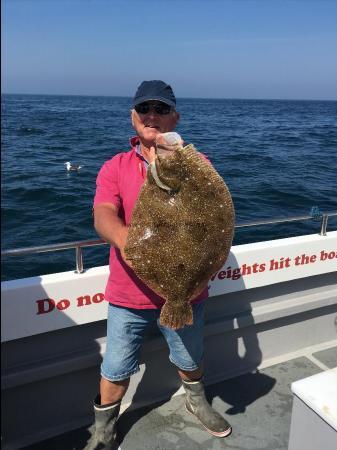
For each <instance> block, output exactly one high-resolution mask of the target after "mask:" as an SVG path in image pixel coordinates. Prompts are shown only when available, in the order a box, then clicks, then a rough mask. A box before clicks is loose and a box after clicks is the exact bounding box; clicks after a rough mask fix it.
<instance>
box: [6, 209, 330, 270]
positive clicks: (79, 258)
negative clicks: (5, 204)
mask: <svg viewBox="0 0 337 450" xmlns="http://www.w3.org/2000/svg"><path fill="white" fill-rule="evenodd" d="M332 216H337V212H330V213H324V214H322V213H319V211H318V214H317V211H315V214H312V213H311V214H309V215H306V216H296V217H286V218H280V219H268V220H260V221H256V222H243V223H240V224H237V225H235V228H248V227H256V226H261V225H273V224H279V223H287V222H299V221H304V220H316V221H317V220H319V221H320V222H321V225H320V233H319V234H320V235H321V236H326V230H327V226H328V220H329V217H332ZM97 245H107V242H105V241H103V240H102V239H95V240H90V241H75V242H66V243H63V244H50V245H41V246H39V247H24V248H16V249H12V250H3V251H1V257H3V256H21V255H29V254H33V253H46V252H54V251H58V250H68V249H71V248H74V249H75V258H76V270H75V273H83V272H84V265H83V252H82V248H85V247H94V246H97Z"/></svg>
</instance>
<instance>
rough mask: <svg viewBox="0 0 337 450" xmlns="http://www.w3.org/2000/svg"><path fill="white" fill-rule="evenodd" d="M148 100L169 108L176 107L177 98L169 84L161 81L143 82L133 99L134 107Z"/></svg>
mask: <svg viewBox="0 0 337 450" xmlns="http://www.w3.org/2000/svg"><path fill="white" fill-rule="evenodd" d="M148 100H157V101H159V102H163V103H166V104H167V105H169V106H173V107H175V106H176V98H175V96H174V93H173V90H172V88H171V86H170V85H169V84H166V83H164V81H161V80H151V81H143V82H142V83H141V84H140V85H139V86H138V89H137V92H136V95H135V96H134V98H133V102H132V107H135V106H136V105H139V103H143V102H147V101H148Z"/></svg>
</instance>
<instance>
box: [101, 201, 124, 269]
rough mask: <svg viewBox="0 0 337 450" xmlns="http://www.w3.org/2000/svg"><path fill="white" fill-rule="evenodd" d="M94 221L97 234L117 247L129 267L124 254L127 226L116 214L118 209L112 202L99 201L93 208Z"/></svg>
mask: <svg viewBox="0 0 337 450" xmlns="http://www.w3.org/2000/svg"><path fill="white" fill-rule="evenodd" d="M94 223H95V229H96V231H97V233H98V235H99V236H100V237H101V238H102V239H103V240H104V241H105V242H108V243H109V244H111V245H113V246H114V247H117V248H118V249H119V250H120V252H121V255H122V258H123V260H124V261H125V262H126V264H127V265H128V266H130V267H132V266H131V261H129V260H128V259H127V258H126V256H125V252H124V249H125V246H126V241H127V238H128V233H129V227H127V226H126V225H125V223H124V221H123V220H122V219H121V218H120V217H119V216H118V209H117V208H116V206H115V205H113V204H112V203H101V204H99V205H97V206H95V208H94Z"/></svg>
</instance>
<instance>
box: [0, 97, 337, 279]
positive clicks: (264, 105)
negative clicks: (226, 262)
mask: <svg viewBox="0 0 337 450" xmlns="http://www.w3.org/2000/svg"><path fill="white" fill-rule="evenodd" d="M130 105H131V98H127V97H90V96H66V95H64V96H54V95H10V94H7V95H6V94H5V95H2V119H1V121H2V138H1V142H2V146H1V156H2V169H1V170H2V206H1V214H2V232H1V236H2V250H8V249H17V248H22V247H34V246H41V245H48V244H59V243H68V242H72V241H82V240H92V239H97V238H98V236H97V234H96V232H95V230H94V227H93V218H92V202H93V197H94V193H95V181H96V176H97V173H98V171H99V169H100V167H101V166H102V164H103V163H104V162H105V161H106V160H108V159H110V158H111V157H113V156H114V155H115V154H116V153H119V152H123V151H127V150H128V149H129V138H130V137H132V136H133V135H134V130H133V128H132V125H131V121H130ZM177 109H178V111H179V112H180V114H181V118H180V122H179V125H178V127H177V131H178V132H179V133H180V134H181V136H182V137H183V139H184V141H185V143H193V144H194V145H195V147H196V148H197V149H198V150H199V151H201V152H203V153H204V154H206V155H207V156H208V157H209V159H210V160H211V162H212V163H213V165H214V167H215V168H216V170H217V171H218V172H219V173H220V175H221V176H222V177H223V178H224V180H225V182H226V184H227V186H228V187H229V189H230V192H231V194H232V197H233V201H234V205H235V210H236V223H237V224H242V223H245V222H254V221H261V220H264V219H265V220H268V219H275V218H280V219H283V218H289V217H293V216H306V215H309V214H310V213H311V211H312V208H313V207H317V208H319V210H320V211H321V212H325V213H329V212H336V211H337V102H336V101H298V100H240V99H197V98H179V99H178V100H177ZM66 161H70V162H71V163H72V164H79V165H81V166H82V168H81V170H80V171H79V172H73V173H69V172H67V170H66V167H65V164H64V163H65V162H66ZM336 229H337V217H336V216H335V217H332V218H330V219H329V225H328V230H336ZM319 230H320V220H319V219H316V220H314V219H313V220H309V221H305V220H303V221H299V222H294V223H285V224H274V225H263V226H254V227H249V228H242V229H241V228H239V229H237V230H236V233H235V237H234V244H244V243H248V242H257V241H262V240H263V241H264V240H274V239H279V238H284V237H289V236H297V235H303V234H312V233H318V232H319ZM108 254H109V249H108V246H107V245H104V246H99V247H91V248H87V249H84V251H83V256H84V267H85V268H89V267H94V266H100V265H105V264H107V263H108ZM74 269H75V250H73V249H71V250H63V251H54V252H52V253H40V254H34V255H25V256H3V258H2V280H10V279H16V278H25V277H30V276H38V275H43V274H48V273H54V272H63V271H68V270H74Z"/></svg>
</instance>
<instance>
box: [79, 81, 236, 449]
mask: <svg viewBox="0 0 337 450" xmlns="http://www.w3.org/2000/svg"><path fill="white" fill-rule="evenodd" d="M175 107H176V99H175V96H174V93H173V91H172V88H171V86H169V85H168V84H166V83H164V82H163V81H158V80H152V81H144V82H142V83H141V84H140V86H139V87H138V90H137V92H136V95H135V97H134V99H133V108H132V111H131V121H132V125H133V127H134V129H135V131H136V134H137V136H136V137H134V138H132V139H131V141H130V143H131V147H132V149H131V150H130V151H129V152H124V153H119V154H118V155H116V156H114V157H113V158H112V159H111V160H109V161H107V162H106V163H105V164H104V165H103V167H102V168H101V170H100V172H99V174H98V177H97V190H96V195H95V200H94V220H95V228H96V231H97V233H98V234H99V235H100V236H101V237H102V238H103V239H104V240H105V241H106V242H108V243H110V244H111V250H110V276H109V280H108V283H107V287H106V292H105V297H106V299H107V300H108V301H109V311H108V321H107V349H106V354H105V356H104V359H103V363H102V366H101V375H102V378H101V383H100V395H98V396H97V398H96V399H95V401H94V410H95V426H96V431H95V435H94V436H93V437H92V439H91V441H90V443H89V445H88V447H87V448H88V449H95V448H100V449H103V448H104V449H112V448H114V444H115V442H116V431H115V424H116V420H117V417H118V414H119V409H120V404H121V400H122V398H123V396H124V395H125V393H126V390H127V388H128V385H129V381H130V376H131V375H132V374H134V373H136V372H137V371H138V370H139V365H138V355H139V349H140V345H141V342H142V338H143V336H144V333H145V329H146V327H147V326H148V325H149V324H151V323H153V322H156V323H157V324H158V327H159V329H160V330H161V332H162V333H163V335H164V337H165V339H166V341H167V344H168V346H169V349H170V360H171V362H172V363H173V364H175V365H176V366H177V370H178V373H179V375H180V377H181V379H182V382H183V386H184V388H185V391H186V407H187V409H188V411H189V412H191V413H192V414H194V415H195V416H196V417H197V418H198V419H199V420H200V421H201V423H202V424H203V426H204V427H205V428H206V429H207V431H208V432H209V433H211V434H213V435H215V436H219V437H224V436H228V435H229V434H230V432H231V426H230V425H229V424H228V423H227V422H226V420H225V419H224V418H223V417H222V416H221V415H220V414H218V413H217V412H216V411H214V410H213V409H212V407H211V406H210V405H209V404H208V403H207V401H206V398H205V394H204V387H203V383H202V380H201V379H202V375H203V369H202V356H203V324H204V321H203V311H204V304H203V300H204V299H205V298H206V297H207V288H206V289H204V290H203V292H202V293H201V294H199V295H198V296H197V297H196V298H193V300H191V303H192V307H193V325H190V326H185V327H184V328H182V329H180V330H172V329H169V328H166V327H163V326H161V325H160V324H159V315H160V308H161V307H162V306H163V304H164V300H163V299H162V298H160V297H159V296H158V295H157V294H155V293H154V292H153V291H152V290H150V289H149V288H148V287H147V286H146V285H145V284H144V283H142V282H141V280H140V279H139V278H138V277H137V276H136V275H135V273H134V272H133V270H132V267H131V265H130V263H129V262H128V261H127V260H126V258H125V254H124V248H125V245H126V240H127V236H128V226H129V224H130V221H131V213H132V210H133V207H134V205H135V203H136V201H137V197H138V194H139V192H140V189H141V186H142V184H143V183H144V181H145V178H146V169H147V166H148V165H149V163H151V162H152V161H153V159H154V158H155V139H156V136H157V135H158V134H159V133H165V132H168V131H172V130H173V129H174V128H175V126H176V124H177V122H178V120H179V113H178V112H177V111H176V108H175Z"/></svg>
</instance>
